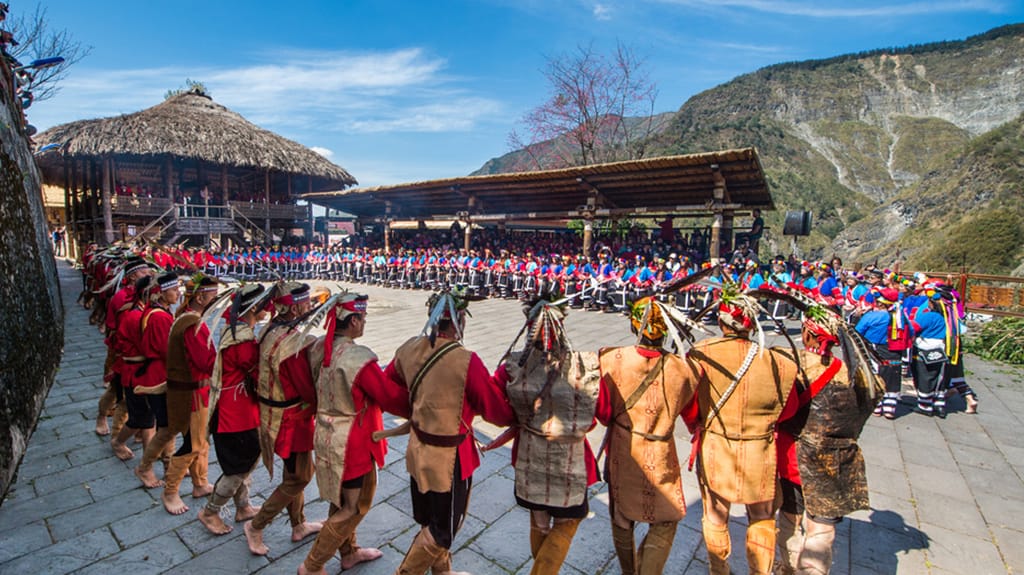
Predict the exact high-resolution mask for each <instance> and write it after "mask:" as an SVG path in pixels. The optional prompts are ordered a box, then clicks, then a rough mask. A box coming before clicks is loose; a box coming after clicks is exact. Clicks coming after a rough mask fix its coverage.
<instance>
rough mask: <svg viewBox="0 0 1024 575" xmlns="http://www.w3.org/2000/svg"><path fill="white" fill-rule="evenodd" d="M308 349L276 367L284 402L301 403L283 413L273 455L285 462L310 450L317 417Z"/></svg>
mask: <svg viewBox="0 0 1024 575" xmlns="http://www.w3.org/2000/svg"><path fill="white" fill-rule="evenodd" d="M308 351H309V349H308V348H304V349H302V350H301V351H300V352H299V353H297V354H295V355H293V356H291V357H289V358H287V359H285V360H284V361H282V362H281V364H280V365H279V366H278V376H279V377H280V379H281V389H282V390H283V391H284V396H285V398H286V399H292V398H294V397H298V398H301V399H302V403H300V404H299V405H296V406H294V407H289V408H288V409H285V410H284V415H283V416H282V418H281V428H280V430H279V431H278V433H277V441H276V442H275V443H274V453H276V454H277V455H278V456H280V457H281V458H282V459H288V458H289V457H290V456H291V454H292V452H298V453H302V452H306V451H312V450H313V420H314V417H315V416H316V387H315V386H314V384H313V371H312V369H310V366H309V355H308Z"/></svg>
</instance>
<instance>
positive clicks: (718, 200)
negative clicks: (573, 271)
mask: <svg viewBox="0 0 1024 575" xmlns="http://www.w3.org/2000/svg"><path fill="white" fill-rule="evenodd" d="M302 197H303V198H304V199H306V200H309V201H310V202H313V203H315V204H319V205H323V206H327V207H329V208H332V209H337V210H342V211H345V212H348V213H351V214H354V215H356V216H357V217H358V218H359V219H360V220H361V221H362V222H364V223H365V222H376V223H382V224H384V226H385V234H384V240H385V246H386V247H389V246H388V236H389V234H388V229H389V228H390V227H391V223H392V222H396V221H403V220H404V221H427V220H437V219H457V220H461V221H463V222H464V223H467V224H468V223H483V222H496V223H497V224H498V226H499V227H501V226H503V225H505V224H507V223H508V222H512V221H524V220H525V221H537V222H540V221H549V220H565V219H581V220H583V222H584V226H583V229H584V232H583V250H584V253H589V251H590V245H591V234H592V230H593V223H594V221H595V220H601V219H616V218H626V217H663V216H710V217H712V218H713V222H712V225H711V244H710V245H711V257H719V246H720V244H721V243H722V240H725V242H726V243H731V238H732V228H733V219H734V217H735V216H736V215H737V214H738V213H741V212H747V211H749V210H751V209H753V208H761V209H765V210H773V209H775V204H774V203H773V201H772V197H771V193H770V192H769V190H768V184H767V182H766V181H765V178H764V171H763V170H762V169H761V162H760V159H759V158H758V155H757V151H756V150H755V149H754V148H743V149H738V150H725V151H719V152H707V153H700V154H689V155H682V156H666V157H659V158H649V159H643V160H632V161H626V162H614V163H607V164H596V165H589V166H575V167H570V168H562V169H557V170H542V171H536V172H520V173H508V174H491V175H485V176H465V177H459V178H447V179H440V180H429V181H424V182H413V183H408V184H398V185H392V186H377V187H367V188H352V189H348V190H342V191H331V192H314V193H307V194H303V195H302ZM463 228H464V230H465V234H466V238H465V247H466V249H469V242H470V234H471V233H472V228H473V226H472V225H465V226H463Z"/></svg>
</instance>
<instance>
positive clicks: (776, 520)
mask: <svg viewBox="0 0 1024 575" xmlns="http://www.w3.org/2000/svg"><path fill="white" fill-rule="evenodd" d="M195 253H196V252H194V251H191V252H186V253H181V252H176V251H174V249H173V248H160V247H156V246H151V247H149V248H145V249H141V250H133V249H129V248H125V247H108V248H100V247H97V246H92V247H91V248H90V249H89V250H88V251H87V252H86V254H85V256H84V257H83V262H82V264H83V278H84V282H85V286H84V289H83V297H82V301H83V304H84V305H86V306H87V307H91V308H92V309H93V316H92V318H91V319H92V321H93V322H94V323H97V324H98V325H100V326H101V331H103V333H104V334H105V337H106V343H107V345H108V350H109V352H108V356H107V361H106V363H105V366H104V377H105V380H106V382H107V386H106V391H105V392H104V394H103V396H102V397H101V398H100V401H99V409H98V415H97V421H96V433H97V434H100V435H109V436H110V437H111V439H110V444H111V448H112V451H113V454H114V456H116V457H118V458H120V459H122V460H129V459H133V458H134V457H135V454H134V453H133V452H132V450H131V449H130V448H129V447H128V442H129V441H131V440H132V438H137V439H138V440H140V441H141V442H142V444H143V446H144V447H143V451H142V455H141V458H140V461H139V463H138V465H137V466H136V468H135V471H134V472H135V474H136V476H137V477H138V479H139V482H140V483H141V485H143V486H144V487H145V488H147V489H161V490H162V503H163V507H164V509H165V510H166V511H167V512H168V513H170V514H175V515H178V514H183V513H188V512H193V513H195V514H196V516H197V520H198V521H199V522H200V523H202V525H203V526H204V527H205V528H206V529H207V530H208V531H209V532H210V533H212V534H215V535H223V534H226V533H229V532H231V531H232V530H233V529H234V527H235V526H236V525H238V524H242V525H243V530H244V534H245V541H246V545H247V546H248V548H249V551H250V552H251V553H253V554H256V555H266V554H267V553H268V552H269V549H270V547H271V546H273V545H274V543H275V542H274V541H273V540H265V538H264V532H265V529H266V528H267V527H268V526H269V525H270V524H271V523H272V522H273V521H274V520H276V519H277V518H278V516H279V515H280V514H281V513H282V512H286V513H287V515H288V520H289V522H290V526H291V534H290V537H291V540H292V541H295V542H298V541H302V540H303V539H305V538H307V537H314V536H315V541H314V543H313V545H312V547H311V548H310V550H309V553H308V555H307V557H306V558H305V560H304V562H303V563H302V564H301V565H300V566H299V569H298V572H299V573H323V572H324V566H325V565H326V564H327V562H328V561H329V560H330V559H331V558H332V557H334V556H335V555H337V556H339V557H340V561H341V565H342V568H343V569H349V568H352V567H354V566H355V565H357V564H359V563H363V562H367V561H374V560H377V559H379V558H381V557H382V553H381V551H380V550H379V549H376V548H374V547H371V546H365V547H364V546H361V545H360V544H358V543H357V538H356V533H357V531H358V527H359V525H360V523H361V521H362V520H363V519H364V518H365V517H366V516H367V514H368V513H370V512H371V510H372V507H373V503H374V495H375V492H376V487H377V472H378V470H379V469H381V468H382V467H383V465H384V460H385V454H386V453H387V449H388V447H387V443H388V439H389V438H393V437H397V436H402V435H407V436H408V445H407V447H406V449H405V466H406V471H407V472H408V475H409V497H410V506H411V510H412V513H411V515H412V518H413V520H414V521H415V522H416V524H418V526H419V530H418V531H417V532H416V535H415V537H414V538H413V540H412V542H411V543H410V546H409V548H408V550H407V552H406V555H405V557H404V558H403V560H402V562H401V563H400V564H399V565H397V566H396V567H395V569H396V570H395V573H396V574H400V575H421V574H423V573H426V572H428V571H431V572H433V573H435V574H453V575H457V574H459V573H462V572H459V571H455V570H454V566H453V564H452V556H451V552H450V550H451V549H452V546H453V545H454V543H455V541H456V538H457V536H458V533H459V530H460V528H461V527H462V525H463V519H464V518H465V515H466V513H467V511H468V509H469V504H470V493H471V491H472V488H473V472H474V470H475V469H476V468H477V467H478V466H479V465H480V457H481V453H482V452H485V451H487V450H491V449H496V448H498V447H500V446H503V445H506V444H509V443H511V448H512V466H513V469H514V472H515V481H514V493H512V494H510V497H514V499H515V501H516V503H517V504H518V505H519V506H521V507H523V508H525V509H527V510H528V511H529V524H528V525H523V526H522V528H523V530H526V531H528V532H529V544H530V554H531V556H532V558H533V562H532V565H531V571H530V572H531V573H533V574H556V573H558V572H559V570H560V569H561V566H562V564H563V562H564V561H565V558H566V556H567V554H568V552H569V549H570V546H571V545H572V541H573V538H574V536H575V533H576V531H577V529H578V527H579V525H580V522H581V521H582V520H583V519H585V518H586V517H587V516H588V513H589V497H588V489H589V488H590V487H591V486H593V485H594V484H595V483H597V482H598V481H602V480H603V481H604V482H605V483H607V486H608V494H609V507H610V517H611V519H610V526H609V541H610V543H611V544H612V545H613V547H614V549H615V554H616V557H617V560H618V563H619V565H620V567H621V569H622V572H623V573H629V574H645V575H646V574H654V573H662V572H664V571H665V570H666V569H668V570H669V572H673V569H672V568H670V566H669V565H668V561H669V555H670V552H671V549H672V545H673V541H674V538H675V533H676V530H677V527H678V524H679V522H680V521H685V520H686V518H685V515H686V505H685V499H684V495H683V487H682V481H681V474H682V473H683V467H684V466H685V468H686V469H687V470H692V471H694V472H695V473H696V474H697V478H698V482H699V485H700V491H701V500H702V505H703V517H702V519H701V526H700V529H701V532H702V534H703V538H704V542H705V546H706V550H707V563H708V569H709V571H710V573H712V574H727V573H729V572H730V571H729V564H728V559H729V556H730V554H731V553H732V544H733V543H732V540H731V535H730V532H729V529H728V518H729V513H730V509H731V507H732V506H733V505H743V506H744V507H745V510H746V513H747V516H748V519H749V521H748V524H747V527H746V532H745V537H744V540H743V541H742V542H741V543H740V545H742V546H743V548H744V552H745V555H746V558H747V564H748V566H749V570H750V573H769V572H774V573H801V574H818V573H828V572H829V570H830V568H831V565H832V547H833V542H834V540H835V535H836V525H837V524H838V523H840V522H841V521H842V519H843V517H844V516H845V515H848V514H850V513H852V512H853V511H856V510H858V509H867V508H868V490H867V480H866V476H865V470H864V459H863V457H862V455H861V452H860V449H859V448H858V446H857V438H858V436H859V434H860V432H861V429H862V428H863V426H864V425H865V422H866V421H867V420H868V419H869V418H870V417H871V416H872V415H873V414H874V415H877V416H880V417H886V418H890V419H891V418H895V417H897V416H898V415H899V414H898V412H897V406H898V404H899V403H900V398H901V393H902V380H903V376H904V375H905V373H904V372H905V369H906V370H908V371H909V374H910V375H911V376H912V377H913V380H914V382H915V388H916V405H915V409H916V410H917V411H919V412H921V413H923V414H925V415H929V416H940V417H944V416H945V414H946V407H947V406H946V398H947V395H951V393H959V394H960V395H962V396H963V398H964V401H965V405H966V412H967V413H974V412H976V411H977V406H978V401H977V397H976V395H975V394H974V392H973V391H972V390H971V389H970V387H969V386H967V384H966V382H965V381H964V370H963V350H962V346H961V342H960V336H961V333H962V331H963V318H964V314H963V309H962V301H961V298H960V296H959V294H958V293H957V291H956V290H955V289H954V287H953V286H951V285H949V283H948V282H943V281H939V280H936V279H934V278H928V277H925V276H923V275H917V276H912V277H901V276H899V274H896V273H893V272H891V271H889V270H880V269H874V268H872V267H868V268H865V269H864V270H862V271H860V272H853V271H849V270H844V269H843V268H842V263H841V262H840V261H838V260H834V261H832V262H830V263H820V262H817V263H810V262H794V261H786V260H782V259H781V258H780V259H776V260H774V261H772V262H770V263H768V264H766V265H764V266H762V265H760V264H759V263H758V262H757V261H756V260H754V259H750V258H746V257H742V256H741V257H737V258H735V259H734V260H733V261H731V262H725V261H718V262H714V263H712V262H704V263H702V264H698V263H696V262H694V261H692V260H689V259H688V258H686V257H683V258H679V257H677V256H676V255H675V254H669V255H668V257H667V258H665V259H661V258H650V261H647V260H645V259H643V258H634V259H633V260H632V261H630V260H629V259H628V258H625V257H618V258H617V257H615V256H614V255H613V254H612V253H611V251H610V250H602V251H600V252H598V254H597V255H596V256H594V257H592V258H590V257H583V256H578V257H569V256H563V255H554V254H543V255H540V256H534V255H533V254H525V255H524V257H519V256H517V255H514V254H509V253H507V252H506V253H504V254H501V253H499V255H498V256H497V257H494V256H492V254H491V252H490V251H485V252H484V254H483V255H480V254H476V253H472V252H465V253H447V254H446V253H434V252H431V251H428V250H422V251H420V252H411V253H407V254H405V255H395V256H385V255H383V254H382V253H381V252H379V251H375V250H369V249H365V250H357V249H342V250H336V251H333V252H332V251H331V250H327V251H325V252H323V253H322V254H319V255H316V256H314V255H311V254H307V255H306V256H305V258H304V259H301V261H300V258H292V259H289V258H287V257H286V258H284V259H283V260H282V259H281V258H280V256H275V255H274V252H272V251H269V250H268V251H265V252H262V251H260V252H257V251H240V252H238V254H236V255H237V257H234V256H232V255H226V256H223V257H222V256H217V258H214V259H209V260H205V261H196V258H195V257H194V254H195ZM254 254H258V255H254ZM204 257H205V256H204ZM275 257H277V258H278V261H275V260H274V258H275ZM218 258H219V259H218ZM794 264H795V265H794ZM168 270H170V271H168ZM183 270H185V271H188V272H189V275H187V276H186V278H185V279H184V281H182V278H181V275H180V272H181V271H183ZM208 272H209V273H208ZM268 276H271V277H273V278H274V281H273V282H272V283H269V284H266V285H265V284H263V283H259V281H258V280H264V279H268ZM314 277H320V278H326V279H332V280H339V281H346V282H349V283H350V284H352V287H354V288H356V289H358V287H359V285H360V283H364V284H375V285H382V286H389V287H393V288H396V289H424V290H428V291H429V292H430V293H429V296H427V297H425V298H424V299H425V300H426V305H425V325H424V327H423V329H422V330H421V332H420V333H419V334H404V336H405V337H408V339H407V340H405V342H404V343H403V344H402V345H401V346H400V347H399V348H398V349H397V351H396V352H395V354H394V356H393V357H392V358H378V356H377V355H376V354H375V353H374V352H373V351H372V350H371V349H369V348H368V347H366V346H364V345H362V344H360V343H359V342H358V340H359V339H360V338H361V337H362V336H363V335H364V333H365V330H366V329H384V328H385V327H384V326H379V327H378V326H376V325H375V324H374V322H373V314H372V313H371V310H372V306H371V305H369V301H368V300H369V298H368V296H366V295H362V294H360V293H357V291H348V290H340V291H337V292H335V293H330V292H326V291H323V290H314V289H311V287H310V285H308V284H306V283H303V282H302V281H301V280H302V279H308V278H314ZM234 279H237V280H245V281H241V282H234V281H226V280H234ZM485 297H503V298H516V299H518V300H520V301H521V302H522V304H523V312H524V322H523V324H522V327H521V328H520V329H519V330H518V332H517V333H516V334H515V335H514V336H513V337H512V338H511V343H510V344H509V347H508V350H507V351H506V353H505V354H504V356H503V357H502V358H501V360H500V362H499V363H500V364H499V366H498V367H497V369H496V370H495V371H493V372H492V371H490V370H489V369H488V368H487V367H486V366H485V365H484V363H483V362H482V361H481V359H480V357H479V356H478V355H477V354H476V353H474V352H473V351H472V350H470V349H467V348H466V347H465V346H464V345H463V343H462V340H463V334H464V333H465V330H466V329H467V328H468V327H469V326H468V322H469V321H470V320H469V313H468V310H469V307H470V306H471V304H472V302H473V301H476V300H480V299H483V298H485ZM572 308H584V309H595V310H604V311H612V312H622V313H623V314H624V315H625V316H626V321H625V322H624V329H626V328H627V326H628V329H630V330H631V331H632V333H633V334H634V335H635V336H636V341H635V343H634V344H632V345H628V346H622V347H613V348H603V349H599V350H580V349H577V348H575V347H574V346H573V345H572V342H571V341H570V340H569V338H568V336H567V334H566V330H565V323H566V322H571V321H572V319H571V315H570V310H571V309H572ZM790 318H795V319H798V320H799V324H800V330H799V334H798V335H796V337H795V338H793V337H791V334H790V333H789V332H788V331H787V330H786V325H785V321H786V320H787V319H790ZM711 325H714V326H715V327H717V329H718V332H717V333H720V334H721V335H720V336H718V335H717V334H716V335H713V334H711V333H710V332H709V327H710V326H711ZM321 328H323V329H325V330H326V333H324V334H323V335H319V336H316V335H314V333H320V331H321ZM314 330H316V331H314ZM771 332H775V333H778V334H781V335H783V336H784V339H785V341H784V342H783V343H782V344H780V345H775V346H769V345H767V344H766V336H767V335H768V334H769V333H771ZM698 334H704V335H705V336H707V337H703V338H702V339H699V340H698V338H697V336H698ZM510 335H512V334H510ZM772 341H778V339H777V338H776V339H774V340H772ZM384 413H390V414H393V415H395V416H397V417H399V418H402V419H404V420H405V423H403V424H401V425H399V426H397V427H394V428H390V429H385V427H384V424H383V414H384ZM476 417H481V418H482V419H484V420H485V421H488V422H490V423H492V424H494V425H496V426H499V427H503V428H506V431H504V432H503V433H502V434H501V435H499V436H498V437H497V438H495V439H494V440H493V441H492V442H491V443H490V444H488V445H486V446H480V445H478V444H477V442H476V439H475V436H474V433H473V428H472V423H473V421H474V419H475V418H476ZM108 418H109V419H110V423H108ZM680 421H681V422H682V423H683V424H684V425H685V426H686V428H687V430H688V432H689V434H690V435H691V437H692V441H691V446H692V448H691V451H690V453H688V454H679V453H677V448H676V442H675V433H676V425H677V423H678V422H680ZM598 424H600V425H602V426H604V428H605V429H606V433H605V435H604V439H603V441H602V442H601V444H600V445H599V446H598V447H597V449H595V448H594V446H593V445H591V444H590V442H589V441H588V439H587V433H588V432H589V431H590V430H592V429H593V428H594V427H595V426H596V425H598ZM211 443H212V445H213V448H214V450H215V452H216V455H217V461H218V465H219V467H220V476H219V477H217V478H210V477H209V476H208V461H209V451H210V445H211ZM278 460H279V461H280V464H279V465H278V464H277V461H278ZM158 463H159V464H160V467H161V468H162V469H160V470H161V471H162V474H159V475H158V473H157V469H158V467H157V464H158ZM259 465H263V466H264V467H265V468H266V469H267V471H268V472H269V474H270V476H271V478H272V480H273V481H275V488H274V490H273V492H272V493H271V494H270V495H269V496H268V497H267V498H266V500H264V501H263V503H262V505H259V506H257V505H255V504H254V503H253V502H252V501H251V500H250V497H249V488H250V483H251V474H252V473H253V471H254V470H255V469H256V468H257V467H258V466H259ZM278 473H279V474H280V477H279V478H275V475H276V474H278ZM185 477H190V482H191V485H192V492H191V496H192V500H193V501H192V502H193V504H195V500H196V499H200V498H205V499H206V501H205V504H203V505H201V506H200V508H199V509H197V510H192V509H190V507H189V504H188V503H186V501H185V499H183V498H182V496H181V486H182V484H183V480H184V478H185ZM314 479H315V480H316V485H317V489H318V491H319V494H320V496H321V497H322V498H323V499H324V500H326V501H328V502H329V503H330V508H329V511H328V515H327V517H325V518H319V519H320V520H311V519H309V518H307V517H306V516H305V513H304V503H305V502H304V496H303V493H304V489H305V488H306V486H307V485H308V484H309V483H311V482H312V481H313V480H314ZM225 508H233V509H234V514H233V515H231V514H229V513H228V512H226V511H225ZM638 523H646V524H647V525H648V527H647V529H646V535H645V536H644V537H643V538H642V539H641V540H640V541H637V540H636V536H635V531H636V527H637V524H638Z"/></svg>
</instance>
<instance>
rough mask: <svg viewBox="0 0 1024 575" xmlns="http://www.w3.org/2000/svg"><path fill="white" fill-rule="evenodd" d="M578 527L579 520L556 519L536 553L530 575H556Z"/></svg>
mask: <svg viewBox="0 0 1024 575" xmlns="http://www.w3.org/2000/svg"><path fill="white" fill-rule="evenodd" d="M579 526H580V520H579V519H556V520H555V523H554V525H553V526H552V527H551V531H549V532H548V534H547V537H545V538H544V542H543V544H542V545H541V546H540V549H539V551H538V552H537V555H536V560H535V561H534V562H533V568H532V569H531V570H530V575H558V573H559V572H560V570H561V569H562V563H564V562H565V556H566V555H568V554H569V546H570V545H572V538H573V537H574V536H575V535H576V529H577V528H579Z"/></svg>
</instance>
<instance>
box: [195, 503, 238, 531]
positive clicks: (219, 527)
mask: <svg viewBox="0 0 1024 575" xmlns="http://www.w3.org/2000/svg"><path fill="white" fill-rule="evenodd" d="M199 522H200V523H202V524H203V525H204V526H205V527H206V529H207V530H209V531H210V533H213V534H214V535H227V534H228V533H231V526H230V525H228V524H227V523H224V520H223V519H221V518H220V513H214V512H213V511H210V510H209V509H206V508H205V507H204V508H202V509H200V510H199Z"/></svg>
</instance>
